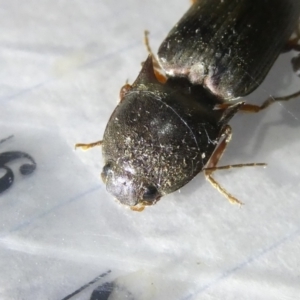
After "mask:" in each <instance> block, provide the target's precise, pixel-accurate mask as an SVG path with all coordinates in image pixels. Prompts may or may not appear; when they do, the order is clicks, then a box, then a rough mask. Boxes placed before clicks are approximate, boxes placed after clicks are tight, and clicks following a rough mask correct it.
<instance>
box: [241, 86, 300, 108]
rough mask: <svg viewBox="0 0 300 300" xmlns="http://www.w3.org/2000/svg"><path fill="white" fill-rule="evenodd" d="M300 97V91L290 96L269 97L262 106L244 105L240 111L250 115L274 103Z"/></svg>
mask: <svg viewBox="0 0 300 300" xmlns="http://www.w3.org/2000/svg"><path fill="white" fill-rule="evenodd" d="M299 96H300V91H298V92H296V93H294V94H290V95H287V96H284V97H269V98H268V99H267V100H265V101H264V102H263V104H262V105H254V104H247V103H246V104H244V105H243V106H242V107H241V109H240V110H241V111H244V112H250V113H257V112H259V111H261V110H263V109H265V108H267V107H269V106H270V105H271V104H273V103H275V102H279V101H289V100H291V99H294V98H297V97H299Z"/></svg>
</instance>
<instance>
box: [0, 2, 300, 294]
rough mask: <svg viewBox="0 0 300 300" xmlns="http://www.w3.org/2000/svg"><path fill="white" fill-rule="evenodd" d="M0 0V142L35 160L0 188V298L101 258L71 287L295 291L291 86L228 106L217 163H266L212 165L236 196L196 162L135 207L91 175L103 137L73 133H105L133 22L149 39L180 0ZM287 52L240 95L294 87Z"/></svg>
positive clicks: (63, 285) (65, 283)
mask: <svg viewBox="0 0 300 300" xmlns="http://www.w3.org/2000/svg"><path fill="white" fill-rule="evenodd" d="M0 4H1V5H0V28H1V30H0V139H1V138H4V137H6V136H9V135H11V134H13V135H14V138H13V139H11V140H9V141H7V142H5V143H3V144H1V145H0V152H4V151H9V150H19V151H25V152H27V153H29V154H30V155H32V156H33V157H34V158H35V160H36V161H37V164H38V166H37V170H36V171H35V172H34V173H33V174H32V175H31V176H27V177H21V176H20V175H19V174H18V166H19V164H18V163H17V162H15V163H14V164H11V165H10V166H11V167H12V168H13V169H14V171H15V174H16V178H15V184H14V185H13V186H12V187H11V189H10V190H7V191H6V192H5V193H3V194H1V195H0V228H1V231H0V298H1V299H4V300H6V299H39V300H42V299H62V298H64V297H65V296H67V295H68V294H70V293H72V292H73V291H75V290H76V289H77V288H79V287H80V286H82V285H84V284H85V283H87V282H88V281H90V280H92V279H93V278H95V277H96V276H97V275H99V274H101V273H104V272H106V271H108V270H111V273H110V275H108V276H107V277H106V278H105V279H102V280H100V281H99V282H98V283H97V284H96V285H93V286H91V287H89V288H88V289H85V290H84V291H83V292H82V293H80V294H79V295H77V296H76V297H73V298H72V299H89V297H90V295H91V292H92V290H93V289H94V288H96V286H97V285H101V284H102V283H103V282H105V281H111V280H115V283H116V284H117V285H119V286H120V287H121V288H119V292H115V293H114V294H112V295H111V298H110V299H113V300H116V299H124V298H125V296H126V295H127V296H128V295H130V296H128V299H137V300H142V299H143V300H144V299H145V300H146V299H152V300H153V299H166V300H168V299H170V300H173V299H201V300H202V299H205V300H206V299H222V300H226V299H244V300H253V299H263V300H266V299H272V300H274V299H278V300H279V299H280V300H282V299H298V298H299V295H300V288H299V278H300V277H299V276H300V272H299V269H300V218H299V211H300V185H299V182H300V174H299V169H300V158H299V157H300V156H299V153H300V139H299V126H300V103H299V99H298V100H294V101H290V102H289V103H283V104H276V105H274V106H272V107H271V108H270V109H268V110H267V111H265V112H262V113H260V114H257V115H250V114H246V115H243V114H240V115H237V116H236V117H235V118H234V119H233V120H232V122H231V125H232V127H233V134H234V135H233V141H232V143H231V144H230V146H229V147H228V149H227V152H226V154H225V155H224V157H223V159H222V164H233V163H243V162H267V163H268V167H267V168H265V169H264V168H243V169H239V170H232V171H220V172H218V173H217V174H216V177H217V178H218V180H219V181H220V182H221V183H222V185H223V186H224V187H226V189H228V191H230V192H231V193H233V194H234V195H235V196H236V197H238V198H239V199H240V200H242V201H243V202H244V203H245V206H243V207H242V208H239V207H237V206H233V205H230V204H229V203H228V202H227V201H226V199H224V198H223V197H222V196H221V195H220V194H219V193H218V192H217V191H216V190H214V189H213V188H212V187H211V186H210V185H209V183H207V182H205V179H204V177H203V175H202V174H200V175H199V176H197V177H196V178H195V179H194V180H193V181H192V182H191V183H190V184H188V185H187V186H185V187H184V188H183V189H182V190H181V192H176V193H174V194H172V195H169V196H167V197H165V198H163V199H162V200H161V201H160V202H159V203H158V204H157V205H156V206H154V207H151V208H148V209H146V210H145V211H144V212H142V213H136V212H132V211H131V210H129V209H127V208H125V207H123V206H121V205H119V204H118V203H117V202H115V201H114V200H113V198H112V197H111V196H110V195H108V194H107V193H106V191H105V186H104V185H103V184H102V182H101V181H100V176H99V174H100V172H101V168H102V160H101V149H99V148H98V149H92V150H90V151H89V152H81V151H76V152H75V151H74V144H75V143H76V142H90V141H96V140H99V139H101V138H102V134H103V131H104V128H105V125H106V122H107V120H108V118H109V117H110V114H111V112H112V111H113V109H114V107H115V106H116V104H117V101H118V93H119V89H120V88H121V86H122V85H123V84H124V83H125V81H126V80H127V79H128V80H129V82H132V81H133V80H134V79H135V78H136V76H137V74H138V72H139V70H140V66H141V62H142V61H143V60H144V59H145V58H146V56H147V53H146V50H145V47H144V45H143V31H144V30H145V29H148V30H150V32H151V35H150V40H151V44H152V47H153V49H154V51H155V52H156V50H157V48H158V46H159V44H160V42H161V41H162V40H163V38H164V37H165V36H166V34H167V33H168V31H169V30H170V29H171V28H172V26H173V25H174V24H175V22H176V21H178V20H179V18H180V17H181V16H182V15H183V13H184V12H185V10H186V9H187V8H188V7H189V5H190V4H189V1H187V0H169V1H159V0H151V1H150V0H144V1H139V0H126V1H117V0H109V1H104V0H98V1H95V0H85V1H83V0H73V1H67V0H60V1H50V0H42V1H38V0H28V1H26V2H24V1H20V0H10V1H4V0H1V1H0ZM292 55H293V53H289V54H286V55H283V56H281V57H280V58H279V60H278V61H277V63H276V65H275V66H274V68H273V69H272V70H271V72H270V74H269V76H268V77H267V79H266V81H265V82H264V84H263V85H262V86H261V87H260V88H259V89H258V90H257V91H256V92H255V93H254V94H252V95H251V96H250V97H248V98H247V100H249V102H251V103H261V102H262V101H263V100H264V99H265V98H267V96H268V95H269V94H272V95H285V94H288V93H290V92H294V91H296V90H298V89H299V87H300V84H299V78H297V77H296V76H294V75H293V73H292V70H291V66H290V63H289V60H290V57H291V56H292ZM1 174H2V173H0V175H1ZM122 291H123V292H122ZM122 293H123V294H122ZM130 297H131V298H130Z"/></svg>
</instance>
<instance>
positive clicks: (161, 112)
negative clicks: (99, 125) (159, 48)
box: [102, 56, 243, 206]
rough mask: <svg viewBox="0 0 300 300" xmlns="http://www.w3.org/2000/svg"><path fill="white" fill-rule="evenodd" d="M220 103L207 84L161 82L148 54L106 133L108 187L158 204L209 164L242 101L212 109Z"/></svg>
mask: <svg viewBox="0 0 300 300" xmlns="http://www.w3.org/2000/svg"><path fill="white" fill-rule="evenodd" d="M141 99H142V100H141ZM201 99H205V101H201ZM218 103H220V100H219V99H218V98H217V97H214V96H213V95H211V94H210V93H208V92H207V91H206V90H205V89H204V88H203V87H201V86H191V85H190V84H189V83H188V82H187V81H185V80H180V81H178V80H176V79H175V80H168V81H167V82H166V83H165V84H162V83H160V82H159V81H158V80H157V79H156V77H155V74H154V72H153V66H152V58H151V57H150V56H149V58H148V59H147V61H146V62H145V63H144V66H143V69H142V71H141V73H140V75H139V77H138V78H137V80H136V81H135V82H134V84H133V85H132V88H131V89H130V90H129V91H128V92H127V93H126V94H125V95H124V98H123V99H122V101H121V103H120V104H119V105H118V106H117V108H116V109H115V111H114V112H113V114H112V116H111V118H110V121H109V122H108V124H107V127H106V130H105V133H104V137H103V144H102V149H103V157H104V160H105V162H106V166H107V167H106V168H105V171H104V172H103V173H102V174H103V175H102V177H103V178H104V181H105V182H106V187H107V190H108V191H109V192H110V193H112V194H113V195H114V196H116V197H117V198H118V199H119V200H120V201H121V202H122V203H124V204H126V205H130V206H135V205H137V204H138V203H139V202H140V201H141V200H142V201H143V203H144V204H153V203H152V202H153V201H157V200H158V198H160V197H161V196H163V195H165V194H169V193H171V192H173V191H175V190H177V189H179V188H180V187H182V186H183V185H185V184H186V183H187V182H189V181H190V180H191V179H192V178H193V177H194V176H196V175H197V174H198V173H199V172H200V171H201V170H202V169H203V168H204V166H205V165H206V164H207V161H208V160H209V158H210V156H211V154H212V153H213V151H214V149H215V148H216V146H217V144H218V140H219V139H220V134H221V133H222V130H223V128H224V125H226V124H227V123H228V121H229V119H230V118H231V117H232V116H233V115H234V114H235V113H236V112H237V111H238V109H239V107H240V106H241V105H243V103H241V102H240V103H237V104H235V105H232V106H230V107H229V108H227V109H225V110H213V107H214V106H215V105H216V104H218ZM149 187H150V188H151V189H152V193H153V199H150V198H151V197H150V195H149ZM152 200H153V201H152Z"/></svg>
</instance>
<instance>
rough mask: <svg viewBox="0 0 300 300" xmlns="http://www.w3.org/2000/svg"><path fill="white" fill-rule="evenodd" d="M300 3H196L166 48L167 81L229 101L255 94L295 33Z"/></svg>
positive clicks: (215, 0)
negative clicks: (196, 86) (175, 79)
mask: <svg viewBox="0 0 300 300" xmlns="http://www.w3.org/2000/svg"><path fill="white" fill-rule="evenodd" d="M299 14H300V1H299V0H223V1H221V0H201V1H196V2H195V3H194V4H193V5H192V7H191V8H190V9H189V10H188V11H187V13H186V14H185V15H184V16H183V18H182V19H181V20H180V21H179V22H178V23H177V24H176V25H175V27H174V28H173V29H172V30H171V32H170V33H169V35H168V36H167V38H166V39H165V40H164V42H163V43H162V44H161V46H160V48H159V51H158V57H159V61H160V63H161V65H162V68H163V69H164V70H165V72H166V73H167V75H168V76H170V77H173V76H177V77H187V78H188V79H189V80H190V82H191V83H193V84H202V85H204V86H205V87H206V88H208V89H209V90H210V91H211V92H212V93H214V94H216V95H218V96H220V97H222V98H225V99H231V98H237V97H241V96H245V95H247V94H249V93H250V92H252V91H253V90H254V89H256V88H257V87H258V86H259V85H260V83H261V82H262V81H263V79H264V78H265V76H266V74H267V72H268V71H269V69H270V68H271V66H272V64H273V63H274V61H275V60H276V58H277V57H278V55H279V54H280V52H281V51H282V49H283V47H284V45H285V44H286V42H287V41H288V39H289V37H290V36H291V34H292V32H293V30H295V28H296V25H297V22H298V18H299Z"/></svg>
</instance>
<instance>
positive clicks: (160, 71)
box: [144, 30, 167, 83]
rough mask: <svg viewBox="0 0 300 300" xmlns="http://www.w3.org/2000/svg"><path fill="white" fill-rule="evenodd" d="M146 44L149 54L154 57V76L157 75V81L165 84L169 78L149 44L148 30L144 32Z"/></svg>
mask: <svg viewBox="0 0 300 300" xmlns="http://www.w3.org/2000/svg"><path fill="white" fill-rule="evenodd" d="M144 43H145V46H146V48H147V51H148V53H149V54H150V55H151V57H152V62H153V69H154V74H155V76H156V78H157V80H158V81H159V82H161V83H165V82H166V81H167V77H166V76H165V75H164V74H163V73H164V71H163V69H162V68H161V66H160V64H159V62H158V60H157V58H156V56H155V55H154V54H153V52H152V49H151V47H150V43H149V31H147V30H145V32H144Z"/></svg>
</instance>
